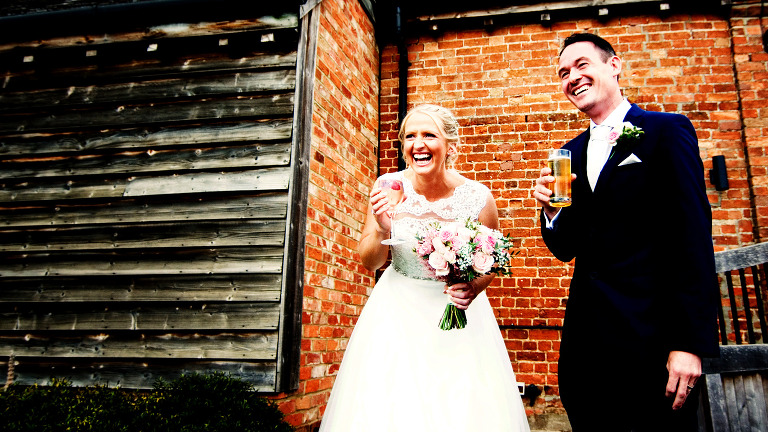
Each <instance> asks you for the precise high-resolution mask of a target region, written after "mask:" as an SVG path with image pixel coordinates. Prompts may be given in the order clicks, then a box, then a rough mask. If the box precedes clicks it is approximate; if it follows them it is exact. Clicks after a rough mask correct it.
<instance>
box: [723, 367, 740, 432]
mask: <svg viewBox="0 0 768 432" xmlns="http://www.w3.org/2000/svg"><path fill="white" fill-rule="evenodd" d="M723 390H724V396H725V406H726V414H727V416H728V424H729V425H730V426H731V430H736V431H741V430H743V429H741V420H740V418H739V410H740V406H739V403H738V400H739V399H738V389H737V386H736V385H735V383H734V380H733V378H732V377H726V376H723Z"/></svg>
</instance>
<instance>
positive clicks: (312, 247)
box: [277, 0, 379, 430]
mask: <svg viewBox="0 0 768 432" xmlns="http://www.w3.org/2000/svg"><path fill="white" fill-rule="evenodd" d="M315 13H318V14H319V15H320V21H319V31H318V43H317V57H316V71H315V76H314V80H315V85H314V114H313V117H312V123H313V133H312V145H311V154H310V180H309V181H310V185H309V206H308V211H307V237H306V251H305V277H304V284H305V285H304V306H303V318H302V333H303V335H302V341H301V368H300V372H299V373H300V380H301V381H300V385H299V389H298V391H297V392H295V393H292V394H289V395H279V396H278V397H277V399H278V403H279V405H280V409H281V410H282V411H283V412H284V413H286V418H287V420H288V421H289V422H290V423H291V424H293V425H295V426H300V427H301V428H300V430H311V429H312V427H314V426H317V425H318V424H319V421H320V418H321V416H322V412H323V411H324V409H325V404H326V402H327V401H328V397H329V396H330V390H331V386H332V385H333V377H334V376H335V375H336V372H337V371H338V368H339V364H340V362H341V358H342V355H343V352H344V348H345V347H346V344H347V338H349V335H350V334H351V333H352V327H353V326H354V324H355V321H356V319H357V316H358V315H359V314H360V311H361V310H362V306H363V304H364V303H365V300H366V299H367V296H368V294H369V293H370V290H371V288H372V287H373V284H374V280H373V274H372V273H371V272H368V271H367V270H365V268H363V266H362V265H361V264H360V259H359V256H358V254H357V251H356V249H357V241H358V240H359V238H360V233H361V231H362V226H363V222H364V220H365V219H364V215H365V211H366V204H367V200H366V197H367V196H368V188H369V187H370V184H371V183H372V182H373V179H375V177H376V174H377V172H378V120H379V115H378V97H379V77H378V71H379V51H378V47H377V45H376V41H375V38H374V31H373V26H372V23H371V21H370V19H369V18H368V16H367V15H366V14H365V12H364V10H363V9H362V7H361V6H360V2H359V1H358V0H325V1H323V2H320V3H319V4H318V6H317V7H316V9H315Z"/></svg>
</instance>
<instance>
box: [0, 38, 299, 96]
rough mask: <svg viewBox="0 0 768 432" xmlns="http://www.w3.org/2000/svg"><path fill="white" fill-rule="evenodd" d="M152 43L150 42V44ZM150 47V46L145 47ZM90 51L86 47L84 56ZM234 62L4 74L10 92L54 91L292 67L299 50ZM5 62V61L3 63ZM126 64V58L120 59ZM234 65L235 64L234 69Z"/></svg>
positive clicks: (210, 58) (220, 57) (147, 62)
mask: <svg viewBox="0 0 768 432" xmlns="http://www.w3.org/2000/svg"><path fill="white" fill-rule="evenodd" d="M149 43H150V42H147V44H149ZM145 47H146V45H145ZM87 51H88V49H87V48H86V47H83V54H85V52H87ZM27 55H34V53H26V54H25V53H21V52H18V53H14V54H13V55H12V56H11V57H9V56H3V59H0V64H8V61H10V62H17V63H18V62H23V60H24V57H26V56H27ZM236 55H237V58H236V59H233V58H232V54H231V53H230V52H228V51H225V50H220V51H219V52H215V53H208V54H204V55H192V56H188V57H180V58H177V59H163V60H159V59H157V58H145V59H140V60H132V61H130V62H127V63H124V64H117V65H111V66H107V67H105V65H103V64H102V65H98V64H96V63H94V64H91V65H84V66H81V67H80V68H76V69H72V68H70V69H69V70H59V71H57V73H56V74H51V73H45V74H36V73H33V72H34V70H29V69H27V70H22V71H18V72H10V71H5V73H0V77H2V79H3V88H4V89H5V90H6V91H11V90H13V91H22V90H25V89H34V88H50V87H51V86H55V85H56V84H59V85H60V86H66V85H72V84H73V83H80V85H87V84H88V83H94V82H110V81H111V82H114V81H124V80H136V79H150V78H153V77H163V76H168V75H177V74H186V73H217V72H228V71H232V70H233V69H236V70H255V69H259V68H291V67H295V66H296V51H295V49H292V48H290V47H288V48H283V47H276V48H272V49H267V50H265V49H264V47H255V46H252V47H250V49H247V50H241V52H239V53H237V54H236ZM3 60H5V61H3ZM120 60H121V61H125V59H120ZM233 62H234V63H235V65H234V66H233Z"/></svg>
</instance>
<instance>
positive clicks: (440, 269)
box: [427, 252, 448, 276]
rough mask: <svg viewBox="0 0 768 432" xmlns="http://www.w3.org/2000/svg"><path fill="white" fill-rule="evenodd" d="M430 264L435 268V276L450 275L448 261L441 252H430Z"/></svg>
mask: <svg viewBox="0 0 768 432" xmlns="http://www.w3.org/2000/svg"><path fill="white" fill-rule="evenodd" d="M427 262H429V266H430V267H432V268H433V269H435V276H447V275H448V261H446V259H445V257H443V255H442V254H441V253H438V252H432V253H431V254H429V260H428V261H427Z"/></svg>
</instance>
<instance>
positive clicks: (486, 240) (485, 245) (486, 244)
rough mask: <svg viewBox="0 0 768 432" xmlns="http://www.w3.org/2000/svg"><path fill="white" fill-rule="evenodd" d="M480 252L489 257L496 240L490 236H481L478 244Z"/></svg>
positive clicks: (494, 247)
mask: <svg viewBox="0 0 768 432" xmlns="http://www.w3.org/2000/svg"><path fill="white" fill-rule="evenodd" d="M478 244H479V246H480V250H482V251H483V252H484V253H486V254H488V255H491V254H493V252H494V250H495V249H496V238H495V237H494V236H492V235H483V236H482V237H481V238H480V239H479V242H478Z"/></svg>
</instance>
